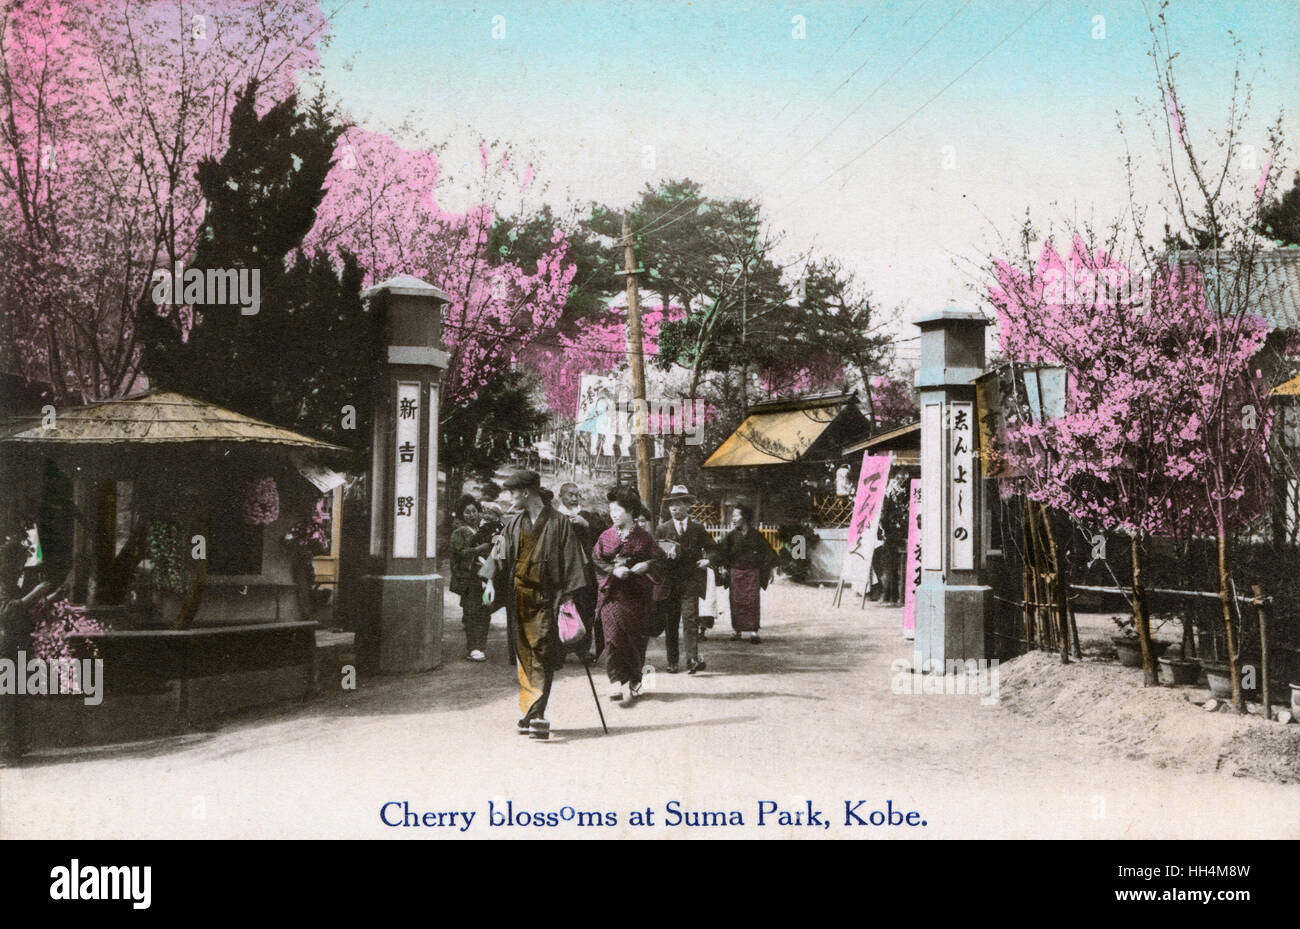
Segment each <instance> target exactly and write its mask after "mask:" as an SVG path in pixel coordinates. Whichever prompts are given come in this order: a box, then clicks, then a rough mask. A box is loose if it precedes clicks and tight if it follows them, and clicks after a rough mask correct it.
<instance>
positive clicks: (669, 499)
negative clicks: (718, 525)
mask: <svg viewBox="0 0 1300 929" xmlns="http://www.w3.org/2000/svg"><path fill="white" fill-rule="evenodd" d="M694 499H695V495H694V494H692V493H691V492H690V491H689V490H687V489H686V485H685V484H674V485H673V489H672V490H670V491H668V496H666V497H664V503H676V502H678V501H681V502H685V501H688V500H694Z"/></svg>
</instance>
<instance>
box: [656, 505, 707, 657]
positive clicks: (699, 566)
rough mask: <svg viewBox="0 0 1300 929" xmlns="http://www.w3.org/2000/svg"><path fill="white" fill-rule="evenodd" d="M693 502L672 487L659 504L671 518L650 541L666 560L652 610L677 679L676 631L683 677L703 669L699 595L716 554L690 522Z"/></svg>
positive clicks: (704, 532) (694, 522) (696, 524)
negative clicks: (683, 650) (683, 652)
mask: <svg viewBox="0 0 1300 929" xmlns="http://www.w3.org/2000/svg"><path fill="white" fill-rule="evenodd" d="M694 499H695V498H694V497H693V496H692V495H691V492H690V491H689V490H687V489H686V486H685V485H683V484H674V485H673V488H672V490H671V491H669V493H668V495H667V496H666V497H664V503H666V504H668V513H669V516H670V517H671V518H669V519H666V520H664V521H663V522H662V523H660V524H659V528H658V529H656V530H655V538H656V539H658V540H659V544H660V547H661V548H663V549H664V553H665V554H666V555H667V556H668V557H667V558H666V559H665V560H664V562H663V565H664V569H663V579H662V581H661V583H660V584H659V586H658V587H656V589H655V600H656V606H657V607H658V608H659V610H660V611H661V615H662V616H663V620H664V645H665V647H666V648H667V651H668V673H669V674H676V673H677V659H678V625H679V624H680V625H681V629H682V633H683V635H682V638H683V639H684V641H685V646H686V671H687V673H688V674H695V673H696V672H697V671H703V670H704V668H705V664H704V660H703V659H702V658H700V597H701V596H703V595H704V588H705V586H706V584H707V581H708V579H707V577H706V575H705V573H704V569H705V568H707V567H708V566H709V565H710V564H711V563H712V559H713V555H714V553H716V551H717V545H716V544H715V543H714V541H713V536H711V535H709V530H707V529H705V528H704V526H703V525H702V524H701V523H700V522H699V521H698V520H694V519H692V518H691V516H690V503H691V501H692V500H694Z"/></svg>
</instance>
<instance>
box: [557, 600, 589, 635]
mask: <svg viewBox="0 0 1300 929" xmlns="http://www.w3.org/2000/svg"><path fill="white" fill-rule="evenodd" d="M556 624H557V626H558V627H559V632H560V643H561V644H562V645H577V644H578V643H579V642H581V641H582V638H583V636H585V635H586V634H587V626H586V624H585V623H583V621H582V614H581V613H579V612H578V605H577V604H576V603H575V602H574V600H573V598H572V597H569V598H568V599H566V600H565V601H564V602H563V603H562V604H560V609H559V610H558V611H557V614H556Z"/></svg>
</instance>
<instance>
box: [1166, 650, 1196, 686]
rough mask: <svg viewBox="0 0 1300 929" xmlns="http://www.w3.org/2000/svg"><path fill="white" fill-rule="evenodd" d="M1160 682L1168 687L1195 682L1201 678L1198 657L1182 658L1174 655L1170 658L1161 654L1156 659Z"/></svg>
mask: <svg viewBox="0 0 1300 929" xmlns="http://www.w3.org/2000/svg"><path fill="white" fill-rule="evenodd" d="M1156 663H1157V665H1158V671H1159V675H1160V683H1162V684H1166V685H1168V686H1170V687H1178V686H1185V685H1187V684H1195V683H1196V682H1197V681H1198V680H1200V679H1201V661H1200V659H1199V658H1184V657H1182V656H1181V655H1175V656H1174V657H1172V658H1169V657H1165V656H1163V655H1162V656H1161V657H1159V658H1157V659H1156Z"/></svg>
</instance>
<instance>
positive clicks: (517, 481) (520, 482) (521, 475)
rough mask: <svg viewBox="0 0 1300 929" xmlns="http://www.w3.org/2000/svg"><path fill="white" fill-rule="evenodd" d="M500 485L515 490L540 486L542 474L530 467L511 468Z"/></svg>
mask: <svg viewBox="0 0 1300 929" xmlns="http://www.w3.org/2000/svg"><path fill="white" fill-rule="evenodd" d="M501 486H502V487H504V488H505V489H506V490H517V489H519V488H522V487H537V488H540V487H541V486H542V476H541V475H540V474H538V473H537V472H536V471H534V470H532V469H531V468H513V469H511V470H510V471H509V473H507V474H506V476H505V479H504V480H502V481H501Z"/></svg>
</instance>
